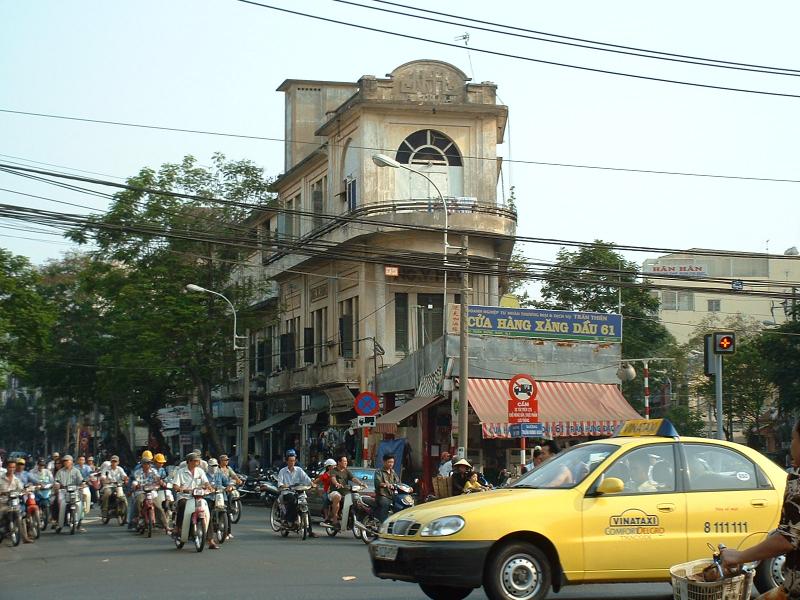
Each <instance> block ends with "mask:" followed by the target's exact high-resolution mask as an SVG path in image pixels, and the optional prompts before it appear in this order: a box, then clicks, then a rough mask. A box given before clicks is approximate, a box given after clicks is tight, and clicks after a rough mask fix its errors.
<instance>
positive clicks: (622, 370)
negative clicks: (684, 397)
mask: <svg viewBox="0 0 800 600" xmlns="http://www.w3.org/2000/svg"><path fill="white" fill-rule="evenodd" d="M674 360H675V359H674V358H625V359H623V360H622V364H621V365H620V367H619V369H617V377H618V378H619V379H620V381H631V380H633V379H634V378H635V377H636V370H635V369H634V368H633V366H632V365H631V364H630V363H633V362H640V363H642V376H643V378H644V382H643V383H644V418H645V419H649V418H650V363H651V362H652V361H674ZM671 385H672V383H671V382H670V389H671ZM671 395H672V392H671V391H670V396H671Z"/></svg>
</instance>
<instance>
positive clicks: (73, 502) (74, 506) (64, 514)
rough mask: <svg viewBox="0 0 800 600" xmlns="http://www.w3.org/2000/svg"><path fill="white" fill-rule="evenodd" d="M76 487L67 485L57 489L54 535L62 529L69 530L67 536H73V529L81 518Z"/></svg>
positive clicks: (78, 493) (78, 492) (79, 500)
mask: <svg viewBox="0 0 800 600" xmlns="http://www.w3.org/2000/svg"><path fill="white" fill-rule="evenodd" d="M78 487H79V486H77V485H68V486H67V487H66V488H63V487H59V489H58V519H57V521H56V533H61V529H62V528H64V527H68V528H69V534H70V535H75V528H76V527H77V526H78V523H80V521H81V519H82V518H83V517H82V515H81V504H83V502H82V501H81V498H80V491H79V489H78Z"/></svg>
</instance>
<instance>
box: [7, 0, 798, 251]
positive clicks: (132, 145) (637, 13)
mask: <svg viewBox="0 0 800 600" xmlns="http://www.w3.org/2000/svg"><path fill="white" fill-rule="evenodd" d="M359 1H360V2H361V3H362V4H365V5H370V6H376V7H383V8H392V7H388V6H386V5H383V4H379V3H376V2H374V1H373V0H359ZM398 1H400V2H403V3H404V4H408V5H414V6H417V7H420V8H426V9H434V10H440V11H444V12H452V13H458V14H459V15H462V16H464V17H470V18H474V19H480V20H487V21H492V22H495V23H500V24H507V25H513V26H515V27H523V28H527V29H531V30H536V31H541V32H547V33H555V34H558V35H563V36H571V37H577V38H585V39H591V40H597V41H603V42H607V43H613V44H618V45H624V46H632V47H637V48H647V49H653V50H659V51H664V52H670V53H675V54H684V55H692V56H701V57H705V58H713V59H716V60H724V61H732V62H740V63H749V64H756V65H766V66H771V67H780V68H784V69H792V68H794V69H800V52H799V51H798V48H797V43H796V39H797V38H796V24H797V23H798V22H800V3H797V2H793V1H777V2H772V3H769V4H765V3H753V2H741V1H739V2H737V1H725V2H722V1H708V2H694V1H692V2H690V1H684V0H675V1H673V2H669V3H662V4H657V3H649V2H641V1H638V0H631V1H618V2H611V3H608V2H605V3H598V2H593V1H588V0H587V1H581V0H576V1H574V2H552V3H544V2H527V1H525V2H523V1H510V0H505V1H503V0H498V1H496V2H492V3H486V2H477V1H472V0H459V1H458V2H446V3H441V2H440V3H436V4H430V3H423V2H420V1H419V0H398ZM264 3H267V4H272V5H274V6H278V7H282V8H288V9H293V10H300V11H304V12H307V13H312V14H315V15H320V16H324V17H327V18H331V19H336V20H341V21H345V22H349V23H357V24H363V25H367V26H371V27H377V28H385V29H388V30H391V31H395V32H402V33H407V34H410V35H415V36H419V37H425V38H430V39H433V40H438V41H442V42H447V43H457V44H462V43H463V42H456V41H455V40H456V38H457V37H458V36H461V35H463V34H464V33H468V34H469V42H468V44H469V46H470V47H471V48H474V49H475V50H472V51H469V52H468V51H467V50H466V49H464V48H454V47H446V46H439V45H435V44H430V43H426V42H422V41H415V40H409V39H401V38H398V37H393V36H390V35H386V34H382V33H377V32H369V31H362V30H357V29H352V28H349V27H346V26H342V25H337V24H333V23H326V22H320V21H315V20H311V19H308V18H305V17H301V16H296V15H290V14H285V13H281V12H276V11H273V10H269V9H266V8H260V7H257V6H252V5H248V4H245V3H242V2H238V1H236V0H170V1H169V2H164V1H163V0H162V1H159V2H156V1H149V0H137V1H136V2H130V1H129V2H100V1H95V2H90V1H83V2H80V1H75V2H60V1H58V0H29V1H25V2H20V1H15V0H0V56H2V57H3V58H2V59H1V60H0V109H6V110H17V111H29V112H39V113H50V114H59V115H68V116H74V117H85V118H93V119H103V120H113V121H125V122H134V123H142V124H149V125H160V126H167V127H177V128H187V129H198V130H210V131H218V132H230V133H240V134H246V135H258V136H267V137H275V138H282V137H283V135H284V131H283V117H284V115H283V110H284V104H283V101H284V98H283V94H282V93H280V92H276V91H275V88H277V87H278V85H280V83H281V82H282V81H283V80H284V79H287V78H293V79H321V80H338V81H356V80H357V79H358V78H359V77H361V76H362V75H365V74H367V75H376V76H379V77H382V76H383V75H384V74H385V73H389V72H390V71H392V70H393V69H394V68H395V67H397V66H398V65H401V64H403V63H405V62H407V61H410V60H415V59H438V60H443V61H446V62H450V63H452V64H454V65H456V66H457V67H459V68H461V69H462V70H463V71H465V72H466V73H467V74H468V75H471V76H472V78H473V81H476V82H481V81H492V82H494V83H496V84H497V86H498V95H499V98H500V100H501V101H502V103H504V104H506V105H507V106H508V107H509V115H510V118H509V127H508V130H507V134H506V142H505V143H504V144H503V145H502V146H500V147H499V148H498V152H499V154H500V155H502V156H504V157H505V158H507V159H512V160H516V161H536V162H548V163H568V164H573V165H587V166H597V167H621V168H628V169H643V170H659V171H672V172H690V173H705V174H716V175H731V176H747V177H759V178H778V179H795V180H800V172H798V160H797V140H798V139H800V119H798V118H797V115H798V110H799V109H800V78H798V77H797V76H786V75H777V74H774V73H767V74H765V73H752V72H743V71H740V70H731V69H722V68H709V67H702V66H696V65H687V64H679V63H675V62H670V61H662V60H651V59H644V58H638V57H630V56H621V55H615V54H612V53H608V52H600V51H597V50H589V49H582V48H573V47H568V46H564V45H558V44H552V43H543V42H539V41H534V40H529V39H521V38H516V37H511V36H507V35H498V34H494V33H489V32H485V31H480V30H477V29H471V28H470V27H467V26H464V25H449V24H441V23H433V22H428V21H423V20H418V19H412V18H406V17H401V16H393V15H389V14H386V13H381V12H377V11H374V10H368V9H364V8H359V7H355V6H348V5H345V4H342V3H337V2H334V1H333V0H306V1H304V2H297V1H289V0H271V1H270V0H264ZM397 10H401V11H405V12H410V11H408V10H406V9H402V8H400V9H397ZM443 18H445V19H447V17H443ZM477 49H489V50H493V51H496V52H502V53H506V54H515V55H520V56H525V57H529V58H534V59H538V60H544V61H552V62H560V63H567V64H571V65H580V66H584V67H589V68H593V69H603V70H610V71H620V72H626V73H631V74H636V75H641V76H647V77H655V78H662V79H673V80H682V81H687V82H693V83H700V84H707V85H712V86H722V87H732V88H746V89H752V90H760V91H769V92H777V93H784V94H794V95H797V96H798V97H796V98H792V97H778V96H771V95H763V94H751V93H742V92H734V91H725V90H719V89H707V88H702V87H696V86H685V85H677V84H670V83H662V82H656V81H648V80H643V79H637V78H629V77H621V76H615V75H608V74H602V73H596V72H589V71H585V70H578V69H571V68H566V67H560V66H554V65H548V64H541V63H536V62H531V61H526V60H522V59H515V58H509V57H501V56H494V55H488V54H485V53H481V52H478V51H477ZM797 75H800V71H798V73H797ZM214 152H222V153H224V154H225V155H227V156H228V157H229V158H231V159H240V158H247V159H250V160H252V161H254V162H255V163H257V164H258V165H260V166H262V167H264V169H265V172H266V174H268V175H272V176H274V175H278V174H280V173H281V172H282V171H283V145H282V144H281V143H280V142H270V141H256V140H245V139H236V138H228V137H215V136H207V135H195V134H187V133H176V132H165V131H153V130H141V129H131V128H123V127H114V126H109V125H100V124H90V123H80V122H69V121H59V120H54V119H44V118H37V117H29V116H21V115H14V114H8V113H2V112H0V161H3V160H5V161H17V162H21V163H25V164H29V165H32V166H35V165H36V163H32V162H29V161H39V162H40V163H52V164H54V165H59V166H60V167H69V168H72V169H82V170H85V171H91V172H94V173H100V174H103V175H104V176H113V177H119V178H124V177H126V176H130V175H133V174H135V173H136V172H137V171H138V170H139V169H140V168H142V167H144V166H151V167H158V166H159V165H161V164H162V163H165V162H177V161H180V159H181V158H182V157H183V156H184V155H186V154H192V155H194V156H196V157H197V158H198V160H199V162H200V163H201V164H208V159H209V157H210V156H211V155H212V154H213V153H214ZM39 166H44V165H39ZM45 168H47V167H46V166H45ZM504 180H505V185H506V188H508V186H510V185H514V186H515V189H516V198H517V208H518V211H519V222H518V230H517V232H518V234H519V235H523V236H536V237H546V238H556V239H565V240H579V241H590V240H593V239H596V238H601V239H603V240H605V241H612V242H616V243H619V244H626V245H641V246H652V247H659V248H691V247H703V248H718V249H726V250H741V251H753V252H763V251H765V250H766V249H767V248H768V249H769V251H770V252H775V253H782V252H783V251H784V250H786V249H787V248H789V247H791V246H795V245H799V244H800V219H798V216H799V215H800V210H798V202H797V197H798V192H800V183H787V182H767V181H743V180H736V179H722V178H702V177H687V176H676V175H660V174H644V173H630V172H622V171H607V170H597V169H585V168H569V167H556V166H543V165H533V164H525V163H513V164H509V163H507V164H506V167H505V173H504ZM0 188H3V190H2V191H0V198H2V203H4V204H21V205H26V206H36V207H39V208H44V209H48V210H64V211H67V212H69V211H73V210H74V211H76V212H81V211H82V210H83V209H76V208H73V207H68V206H64V205H59V204H56V203H53V202H50V201H45V200H38V199H32V198H30V197H25V196H20V195H18V194H14V193H12V192H9V191H5V190H14V191H21V192H25V193H29V194H36V195H42V196H47V197H49V198H53V199H57V200H61V201H67V202H74V203H78V204H83V205H86V206H91V207H93V208H96V209H98V210H100V209H103V208H104V207H105V206H106V205H105V203H104V201H103V200H102V199H100V198H95V197H91V196H85V195H78V194H75V193H72V192H69V191H67V190H60V189H58V188H53V187H51V186H46V185H44V184H40V183H36V182H30V181H28V180H25V179H21V178H19V177H16V176H12V175H9V174H6V173H0ZM507 193H508V192H507V190H506V194H507ZM9 226H11V227H19V223H14V222H9V221H5V220H2V219H0V247H4V248H7V249H9V250H11V251H12V252H14V253H16V254H22V255H25V256H28V257H30V259H31V260H32V261H33V262H34V263H36V264H42V263H44V262H46V261H47V260H50V259H54V258H58V257H59V256H60V255H61V253H63V252H64V251H66V250H68V249H69V248H70V245H69V244H68V243H67V242H66V241H64V240H63V239H60V238H58V237H56V236H51V235H47V234H45V233H41V232H33V233H32V232H27V231H26V232H23V231H19V230H16V229H9ZM14 236H17V237H14ZM19 237H27V238H35V239H36V241H33V240H30V239H19ZM522 249H523V250H524V252H525V254H526V255H527V256H528V257H529V258H531V259H543V260H552V259H553V258H554V256H555V253H556V251H557V249H558V248H557V247H553V246H544V245H525V246H524V247H523V248H522ZM626 256H628V258H629V259H632V260H636V261H637V262H640V261H641V260H643V259H644V258H647V257H651V256H655V255H649V254H644V253H627V254H626Z"/></svg>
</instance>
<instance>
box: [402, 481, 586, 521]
mask: <svg viewBox="0 0 800 600" xmlns="http://www.w3.org/2000/svg"><path fill="white" fill-rule="evenodd" d="M570 491H572V490H570V489H567V488H555V489H529V488H501V489H498V490H490V491H486V492H477V493H473V494H464V495H462V496H452V497H450V498H442V499H441V500H434V501H433V502H426V503H425V504H418V505H417V506H415V507H413V508H407V509H405V510H402V511H400V512H398V513H395V514H394V515H392V516H391V517H389V520H390V521H396V520H399V519H413V520H415V521H420V522H422V523H427V522H428V521H432V520H433V519H438V518H439V517H445V516H448V515H460V516H462V517H463V516H466V515H468V514H470V513H472V512H476V511H480V510H485V509H487V508H492V509H497V508H498V507H501V506H502V505H503V504H510V503H516V502H519V500H520V498H526V499H530V498H531V497H533V496H536V497H542V498H544V497H551V496H558V495H561V494H563V493H564V492H570Z"/></svg>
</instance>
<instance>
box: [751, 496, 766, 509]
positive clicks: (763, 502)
mask: <svg viewBox="0 0 800 600" xmlns="http://www.w3.org/2000/svg"><path fill="white" fill-rule="evenodd" d="M750 504H752V505H753V506H757V507H759V508H763V507H764V506H766V505H767V501H766V500H762V499H761V498H756V499H755V500H750Z"/></svg>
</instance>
